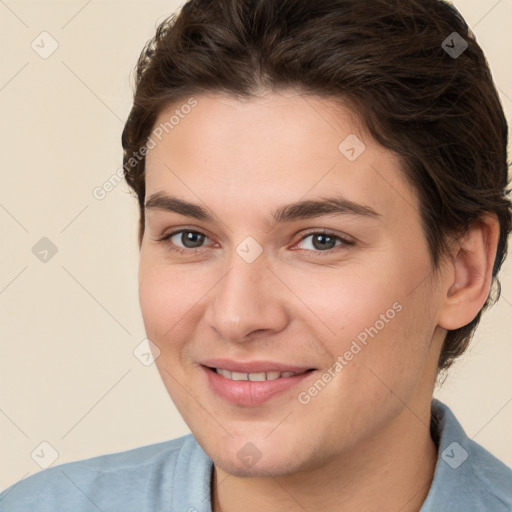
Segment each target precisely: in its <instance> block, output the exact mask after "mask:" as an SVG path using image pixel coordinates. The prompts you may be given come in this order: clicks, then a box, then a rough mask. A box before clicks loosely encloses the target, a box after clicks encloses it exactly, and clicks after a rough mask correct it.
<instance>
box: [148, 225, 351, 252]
mask: <svg viewBox="0 0 512 512" xmlns="http://www.w3.org/2000/svg"><path fill="white" fill-rule="evenodd" d="M180 233H195V234H198V235H203V236H204V237H205V238H208V236H207V235H205V234H204V233H201V232H200V231H196V230H193V229H180V230H178V231H173V232H172V233H169V234H168V235H165V236H164V237H162V238H160V239H158V240H157V241H158V242H162V243H164V244H166V245H167V248H168V249H169V250H171V251H175V252H177V253H179V254H181V255H192V254H197V253H198V252H201V251H202V250H203V249H204V247H198V248H195V249H188V248H183V247H177V246H175V245H174V244H173V243H171V242H170V239H171V238H172V237H174V236H176V235H179V234H180ZM313 235H326V236H328V237H331V238H335V239H336V240H337V241H340V242H341V243H340V244H339V245H337V246H335V247H333V248H331V249H327V250H325V251H320V250H317V251H313V250H311V249H299V250H303V251H306V252H308V253H310V254H311V255H314V256H320V255H325V254H329V255H330V254H332V253H333V252H336V251H337V250H339V249H340V248H342V247H343V246H352V245H354V244H355V242H353V241H352V240H348V239H347V238H343V237H342V236H340V235H337V234H335V233H333V232H331V231H328V230H317V231H311V232H309V233H306V234H305V235H304V236H303V237H302V238H301V239H300V240H299V242H297V244H299V243H300V242H303V241H304V240H305V239H306V238H309V237H310V236H313ZM297 244H295V245H297Z"/></svg>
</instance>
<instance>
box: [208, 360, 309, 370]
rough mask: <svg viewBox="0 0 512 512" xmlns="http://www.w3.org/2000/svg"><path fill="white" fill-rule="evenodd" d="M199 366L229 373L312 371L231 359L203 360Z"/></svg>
mask: <svg viewBox="0 0 512 512" xmlns="http://www.w3.org/2000/svg"><path fill="white" fill-rule="evenodd" d="M200 364H202V365H203V366H208V367H210V368H222V369H223V370H228V371H230V372H240V373H260V372H271V371H277V372H304V371H306V370H312V369H313V368H311V367H310V366H294V365H290V364H285V363H279V362H275V361H233V360H232V359H205V360H204V361H202V362H201V363H200Z"/></svg>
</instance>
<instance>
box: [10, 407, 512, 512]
mask: <svg viewBox="0 0 512 512" xmlns="http://www.w3.org/2000/svg"><path fill="white" fill-rule="evenodd" d="M433 407H434V409H435V410H436V411H437V413H438V415H439V417H440V424H439V435H440V441H439V445H440V447H439V454H438V460H437V464H436V468H435V473H434V479H433V481H432V486H431V488H430V491H429V493H428V496H427V498H426V500H425V502H424V504H423V506H422V508H421V512H443V511H447V512H472V511H478V512H483V511H486V512H512V471H511V469H510V468H508V467H507V466H506V465H505V464H503V463H502V462H500V461H499V460H498V459H496V458H495V457H494V456H493V455H491V454H490V453H489V452H488V451H487V450H485V449H484V448H483V447H482V446H480V445H479V444H477V443H475V442H474V441H472V440H471V439H469V438H468V437H467V436H466V434H465V433H464V431H463V429H462V427H461V426H460V424H459V422H458V421H457V420H456V418H455V417H454V415H453V413H452V412H451V410H450V409H449V408H448V407H447V406H446V405H444V404H442V403H441V402H439V401H437V400H434V401H433ZM212 469H213V464H212V461H211V460H210V459H209V458H208V456H207V455H206V453H205V452H204V451H203V450H202V448H201V447H200V446H199V445H198V444H197V442H196V440H195V439H194V437H193V436H192V435H191V434H189V435H186V436H183V437H180V438H178V439H173V440H171V441H166V442H163V443H158V444H152V445H148V446H143V447H140V448H135V449H133V450H129V451H125V452H120V453H114V454H108V455H101V456H99V457H94V458H90V459H86V460H81V461H77V462H69V463H66V464H61V465H58V466H54V467H51V468H48V469H46V470H44V471H40V472H39V473H36V474H35V475H31V476H29V477H27V478H25V479H23V480H21V481H19V482H18V483H16V484H14V485H12V486H10V487H9V488H8V489H6V490H5V491H4V492H3V493H2V494H0V511H1V512H65V511H66V512H68V511H69V512H98V511H100V512H114V511H115V512H164V511H166V512H211V502H210V483H211V475H212Z"/></svg>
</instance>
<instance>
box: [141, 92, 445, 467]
mask: <svg viewBox="0 0 512 512" xmlns="http://www.w3.org/2000/svg"><path fill="white" fill-rule="evenodd" d="M193 102H194V103H193V108H182V106H180V105H173V106H172V108H171V107H169V108H168V109H167V110H165V111H164V112H162V114H161V115H160V116H159V118H158V120H157V122H156V124H155V127H158V126H159V125H160V124H161V123H165V122H167V121H169V118H170V117H171V116H172V115H173V113H175V112H176V110H178V111H179V112H181V113H182V115H181V116H179V122H177V123H174V124H173V127H172V129H169V128H168V129H167V132H168V133H166V131H165V130H164V131H163V134H160V132H161V131H162V130H160V132H158V133H159V138H161V140H158V138H155V137H153V140H154V141H155V143H156V144H155V145H154V147H153V148H152V149H151V150H150V151H149V152H148V155H147V157H146V212H145V213H146V219H145V232H144V237H143V240H142V245H141V258H140V272H139V291H140V303H141V308H142V314H143V318H144V323H145V327H146V332H147V336H148V338H149V339H150V340H152V342H153V343H154V344H155V345H156V347H158V350H159V351H160V354H159V356H158V357H157V359H156V364H157V367H158V370H159V372H160V375H161V377H162V380H163V382H164V384H165V386H166V388H167V390H168V392H169V394H170V396H171V398H172V399H173V401H174V403H175V404H176V406H177V408H178V410H179V411H180V413H181V414H182V416H183V418H184V419H185V421H186V423H187V424H188V426H189V427H190V429H191V431H192V432H193V433H194V435H195V437H196V439H197V440H198V442H199V443H200V444H201V445H202V447H203V448H204V450H205V451H206V452H207V453H208V455H209V456H210V457H211V458H212V460H213V461H214V463H215V464H216V466H217V467H220V468H222V469H223V470H225V471H227V472H229V473H232V474H234V475H239V476H249V475H253V476H257V475H285V474H293V473H297V472H300V471H303V470H307V469H311V468H314V467H318V466H320V465H322V464H326V463H328V461H330V460H333V459H334V458H336V457H342V456H344V455H347V454H349V453H354V450H357V449H358V447H361V446H363V445H364V444H365V443H368V442H369V441H370V440H371V439H376V438H378V436H379V435H381V433H383V432H386V431H389V430H390V428H392V426H393V425H395V424H397V422H399V421H400V418H402V417H403V413H404V410H405V409H404V408H408V409H412V410H415V409H416V410H420V409H421V408H422V407H423V408H424V407H428V406H429V404H430V396H431V393H432V386H433V384H434V379H435V370H436V361H437V357H438V355H439V341H436V340H438V339H440V337H439V333H438V329H437V327H436V326H437V316H438V313H439V308H440V292H439V291H438V288H439V287H438V286H437V284H436V277H435V276H434V275H433V273H432V267H431V260H430V257H429V252H428V248H427V242H426V239H425V236H424V233H423V231H422V227H421V221H420V214H419V211H418V203H417V200H416V197H415V194H414V191H413V190H412V188H411V187H410V186H409V185H408V184H407V182H406V181H405V180H404V178H403V175H402V173H401V171H400V162H399V160H398V158H397V157H396V156H395V155H394V154H392V153H391V152H390V151H389V150H387V149H385V148H383V147H381V146H379V145H378V144H377V143H375V142H374V141H373V140H371V138H370V137H369V136H368V135H366V134H365V133H364V132H363V131H362V129H361V127H360V125H359V123H358V121H357V118H356V116H355V115H354V114H353V113H352V112H351V110H350V109H348V108H342V107H339V106H335V105H334V104H333V103H332V102H331V101H330V100H328V99H325V98H317V97H312V96H300V95H296V94H292V93H290V94H285V93H282V94H277V93H272V94H270V93H269V94H267V95H264V96H261V97H258V98H253V99H250V100H238V99H236V98H234V97H230V96H227V95H215V94H211V95H200V96H196V97H195V98H194V100H193ZM189 103H190V102H189ZM184 104H185V102H184ZM183 112H186V115H185V114H183ZM167 126H169V125H167ZM347 137H348V138H347ZM433 340H434V342H433ZM240 379H241V380H240Z"/></svg>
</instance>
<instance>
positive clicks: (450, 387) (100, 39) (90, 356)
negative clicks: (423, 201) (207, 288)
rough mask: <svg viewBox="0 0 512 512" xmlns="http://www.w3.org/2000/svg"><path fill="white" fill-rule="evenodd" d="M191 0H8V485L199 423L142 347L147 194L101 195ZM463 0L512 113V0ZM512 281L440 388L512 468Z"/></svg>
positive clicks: (1, 399) (1, 188) (4, 390)
mask: <svg viewBox="0 0 512 512" xmlns="http://www.w3.org/2000/svg"><path fill="white" fill-rule="evenodd" d="M180 5H181V2H179V3H178V2H176V1H174V0H170V1H165V2H164V1H155V0H151V1H142V0H138V1H126V0H124V1H121V0H117V1H115V0H89V1H86V0H83V1H79V2H77V1H69V0H66V1H60V2H56V1H55V2H49V1H44V0H37V1H15V0H5V1H4V0H0V20H1V30H0V38H1V45H2V66H1V68H0V107H1V118H0V119H1V133H0V140H1V142H2V151H1V166H2V169H1V171H0V227H1V242H0V243H1V249H2V250H1V251H0V340H1V341H0V343H1V350H0V490H1V489H5V488H6V487H7V486H8V485H10V484H11V483H13V482H15V481H17V480H19V479H21V478H23V477H25V476H27V475H29V474H32V473H35V472H37V471H40V470H41V467H44V466H45V465H48V464H49V463H50V462H52V463H53V464H54V465H55V464H60V463H63V462H67V461H72V460H77V459H81V458H88V457H92V456H95V455H100V454H104V453H109V452H115V451H121V450H126V449H129V448H133V447H136V446H141V445H145V444H150V443H154V442H158V441H163V440H166V439H170V438H174V437H177V436H180V435H183V434H186V433H188V428H187V427H186V425H185V424H184V422H183V421H182V419H181V417H180V416H179V414H178V413H177V411H176V410H175V408H174V406H173V404H172V402H171V400H170V398H169V397H168V395H167V393H166V391H165V390H164V387H163V385H162V384H161V382H160V377H159V376H158V373H157V371H156V368H155V366H154V364H153V365H149V366H146V365H145V364H143V362H141V361H140V360H139V359H138V358H137V357H136V356H135V355H134V353H133V351H134V349H135V348H136V347H137V346H138V345H139V344H140V343H141V341H142V340H143V339H144V338H145V333H144V328H143V324H142V318H141V315H140V312H139V305H138V297H137V264H138V247H137V241H136V239H137V215H138V212H137V208H136V201H135V199H134V198H133V197H132V196H131V195H130V194H129V193H128V188H127V186H126V185H125V184H124V183H120V184H119V185H117V186H116V187H114V188H113V189H112V190H111V191H110V192H109V193H107V194H106V196H105V197H104V198H103V199H101V200H100V199H96V198H95V197H94V195H93V191H94V189H95V188H96V187H101V186H102V185H103V184H104V183H105V182H107V181H108V180H109V179H110V178H111V177H112V176H115V175H116V174H117V172H118V170H119V169H120V167H121V165H122V148H121V141H120V138H121V131H122V128H123V124H124V121H125V119H126V117H127V115H128V112H129V110H130V107H131V98H132V84H133V80H132V78H133V74H132V73H133V69H134V66H135V63H136V60H137V58H138V56H139V53H140V51H141V49H142V47H143V45H144V43H145V42H146V41H147V40H148V39H149V38H150V37H152V35H153V33H154V31H155V28H156V25H157V24H158V23H159V22H161V21H162V20H163V19H164V18H165V17H167V16H168V15H169V14H171V13H172V12H174V11H175V10H176V9H177V8H178V7H179V6H180ZM455 5H456V6H457V7H458V9H459V10H460V11H461V13H462V14H463V15H464V17H465V19H466V21H467V22H468V24H469V25H470V27H471V28H472V30H473V32H474V34H475V35H476V37H477V40H478V42H479V43H480V45H481V46H482V48H483V50H484V52H485V54H486V55H487V58H488V61H489V63H490V66H491V69H492V72H493V75H494V79H495V81H496V84H497V86H498V88H499V92H500V95H501V100H502V103H503V106H504V108H505V111H506V113H507V117H508V119H509V123H510V120H511V119H512V116H511V114H512V71H511V69H510V48H512V31H511V30H510V20H512V0H499V1H498V0H456V1H455ZM446 35H447V36H448V34H446ZM440 44H441V41H440ZM57 45H58V47H57ZM52 52H53V53H52ZM41 239H43V240H41ZM34 247H35V248H34ZM501 279H502V298H501V300H500V302H499V303H498V304H497V305H496V306H495V307H494V308H492V309H491V310H490V311H489V312H488V313H487V315H485V317H484V319H483V322H482V323H481V325H480V328H479V330H478V332H477V335H476V337H475V339H474V340H473V343H472V345H471V348H470V350H469V352H468V353H467V354H466V355H465V356H464V357H463V358H462V360H460V361H459V362H458V363H457V364H456V365H455V367H454V368H453V369H452V370H451V372H450V374H449V376H448V378H447V380H446V381H445V383H444V384H443V387H442V388H441V389H438V390H436V393H435V394H436V396H437V397H439V398H440V399H441V400H443V401H445V402H446V403H447V404H448V405H449V406H450V407H451V408H452V409H453V410H454V412H455V414H456V415H457V417H458V419H459V420H460V421H461V423H462V424H463V426H464V428H465V430H466V432H467V433H468V435H469V436H470V437H472V438H474V439H475V440H476V441H478V442H479V443H481V444H482V445H483V446H485V447H486V448H487V449H489V450H490V451H491V452H492V453H494V454H495V455H496V456H498V457H499V458H500V459H502V460H503V461H504V462H505V463H506V464H508V465H509V466H510V465H512V428H511V425H512V375H511V371H510V363H511V361H512V344H511V342H510V339H511V336H510V333H511V330H512V262H511V258H509V259H508V261H507V262H506V264H505V266H504V269H503V271H502V278H501ZM137 353H138V352H137ZM41 443H43V444H41Z"/></svg>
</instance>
